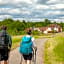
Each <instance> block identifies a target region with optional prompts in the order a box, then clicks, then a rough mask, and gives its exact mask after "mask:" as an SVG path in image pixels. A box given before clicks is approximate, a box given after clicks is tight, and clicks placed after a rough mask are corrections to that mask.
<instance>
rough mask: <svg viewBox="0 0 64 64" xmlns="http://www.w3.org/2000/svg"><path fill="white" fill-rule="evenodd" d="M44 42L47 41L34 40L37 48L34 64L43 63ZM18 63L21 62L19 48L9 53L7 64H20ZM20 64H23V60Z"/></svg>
mask: <svg viewBox="0 0 64 64" xmlns="http://www.w3.org/2000/svg"><path fill="white" fill-rule="evenodd" d="M46 40H47V39H36V45H37V48H38V50H37V55H36V64H44V63H43V49H44V44H45V42H46ZM20 61H21V54H20V53H19V47H18V48H16V49H14V50H13V51H11V52H10V56H9V64H20ZM2 64H3V63H2ZM22 64H24V60H23V63H22ZM32 64H33V63H32Z"/></svg>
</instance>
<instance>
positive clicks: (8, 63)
mask: <svg viewBox="0 0 64 64" xmlns="http://www.w3.org/2000/svg"><path fill="white" fill-rule="evenodd" d="M8 52H9V53H8V64H9V57H10V51H8Z"/></svg>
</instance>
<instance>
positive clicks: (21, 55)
mask: <svg viewBox="0 0 64 64" xmlns="http://www.w3.org/2000/svg"><path fill="white" fill-rule="evenodd" d="M20 64H22V55H21V61H20Z"/></svg>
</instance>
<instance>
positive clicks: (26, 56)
mask: <svg viewBox="0 0 64 64" xmlns="http://www.w3.org/2000/svg"><path fill="white" fill-rule="evenodd" d="M23 57H24V60H32V53H30V54H28V55H23Z"/></svg>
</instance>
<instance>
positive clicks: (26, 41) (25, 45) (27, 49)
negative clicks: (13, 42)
mask: <svg viewBox="0 0 64 64" xmlns="http://www.w3.org/2000/svg"><path fill="white" fill-rule="evenodd" d="M31 38H32V37H26V36H24V37H23V38H22V42H21V43H20V48H19V51H20V53H21V54H24V55H27V54H30V53H32V41H31Z"/></svg>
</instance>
